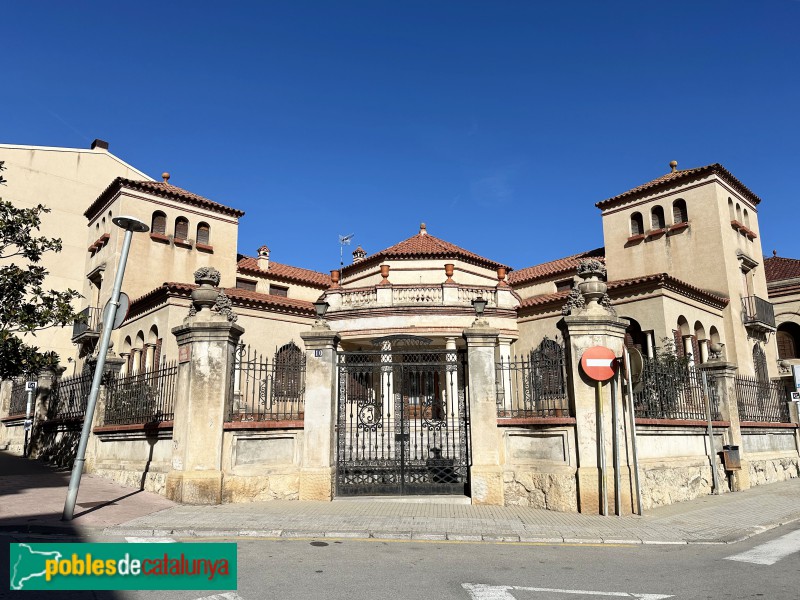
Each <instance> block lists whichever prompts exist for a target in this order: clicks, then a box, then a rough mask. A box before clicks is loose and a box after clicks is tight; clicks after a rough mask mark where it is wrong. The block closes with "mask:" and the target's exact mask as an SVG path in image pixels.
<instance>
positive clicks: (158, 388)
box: [105, 361, 178, 425]
mask: <svg viewBox="0 0 800 600" xmlns="http://www.w3.org/2000/svg"><path fill="white" fill-rule="evenodd" d="M177 379H178V365H177V363H175V362H174V361H173V362H169V363H168V362H166V361H164V362H162V363H161V366H159V367H158V368H157V369H151V370H149V371H142V372H139V373H134V374H133V375H127V376H125V377H117V378H116V379H110V380H109V381H107V382H106V392H107V393H106V410H105V424H106V425H133V424H144V423H153V422H160V421H171V420H172V419H173V418H174V412H175V386H176V383H177Z"/></svg>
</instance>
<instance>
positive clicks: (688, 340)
mask: <svg viewBox="0 0 800 600" xmlns="http://www.w3.org/2000/svg"><path fill="white" fill-rule="evenodd" d="M683 355H684V356H686V357H687V358H688V359H689V366H690V367H693V366H694V364H695V362H697V360H696V359H697V358H698V357H696V356H695V355H694V344H692V336H691V335H685V336H683Z"/></svg>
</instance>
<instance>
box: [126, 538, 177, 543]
mask: <svg viewBox="0 0 800 600" xmlns="http://www.w3.org/2000/svg"><path fill="white" fill-rule="evenodd" d="M125 541H126V542H128V543H130V544H174V543H175V540H173V539H172V538H168V537H126V538H125Z"/></svg>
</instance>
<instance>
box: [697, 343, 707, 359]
mask: <svg viewBox="0 0 800 600" xmlns="http://www.w3.org/2000/svg"><path fill="white" fill-rule="evenodd" d="M697 346H698V348H700V363H701V364H702V363H704V362H708V340H698V341H697Z"/></svg>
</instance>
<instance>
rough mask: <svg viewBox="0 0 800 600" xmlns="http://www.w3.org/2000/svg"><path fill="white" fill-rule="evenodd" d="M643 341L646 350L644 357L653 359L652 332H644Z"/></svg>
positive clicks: (654, 350) (654, 352) (654, 353)
mask: <svg viewBox="0 0 800 600" xmlns="http://www.w3.org/2000/svg"><path fill="white" fill-rule="evenodd" d="M644 337H645V340H647V343H646V345H647V348H646V349H645V352H646V355H647V357H648V358H653V357H654V356H655V355H656V349H655V345H654V343H653V332H652V331H646V332H645V334H644Z"/></svg>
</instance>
